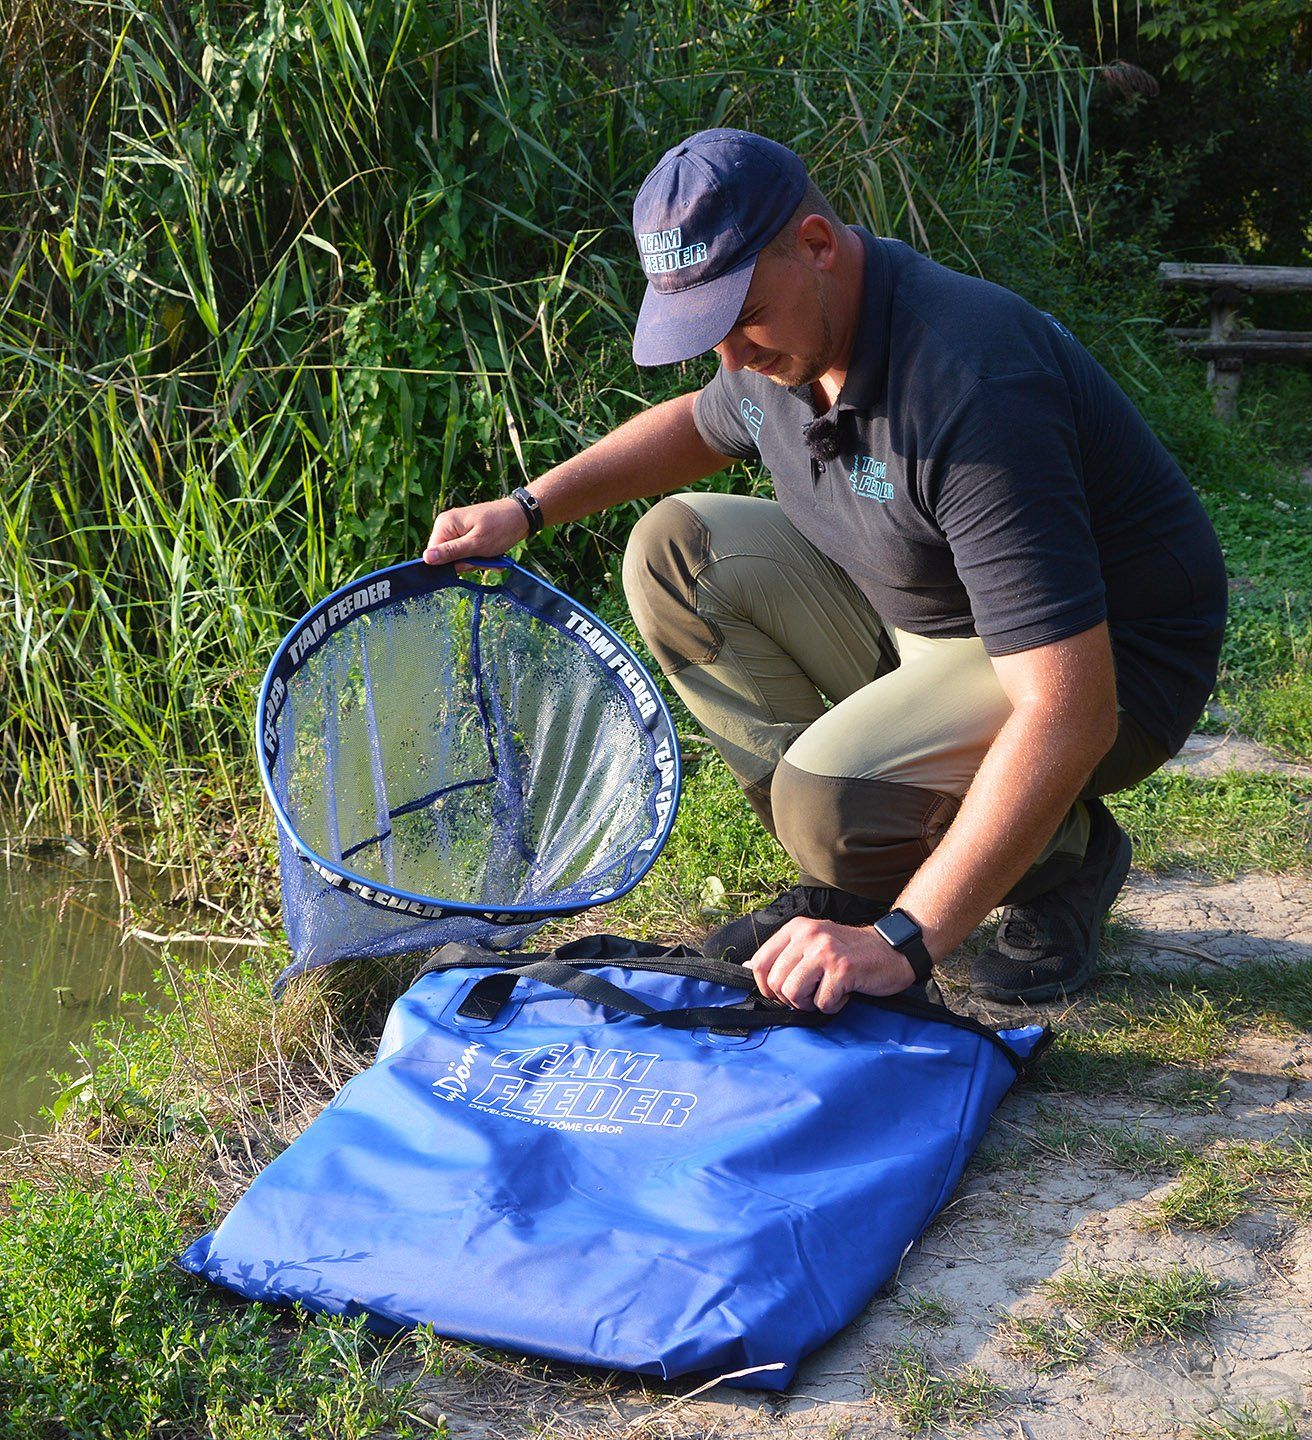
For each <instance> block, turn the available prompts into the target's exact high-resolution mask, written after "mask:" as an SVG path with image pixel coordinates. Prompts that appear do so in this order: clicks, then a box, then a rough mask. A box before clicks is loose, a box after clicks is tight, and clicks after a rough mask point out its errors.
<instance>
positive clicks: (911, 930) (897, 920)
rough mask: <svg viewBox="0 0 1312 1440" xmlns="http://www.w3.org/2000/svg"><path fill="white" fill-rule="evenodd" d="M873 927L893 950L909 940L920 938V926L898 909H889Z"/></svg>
mask: <svg viewBox="0 0 1312 1440" xmlns="http://www.w3.org/2000/svg"><path fill="white" fill-rule="evenodd" d="M875 929H876V930H878V931H879V933H880V934H881V935H882V936H883V937H884V939H885V940H887V941H888V943H889V944H890V945H891V946H892V947H893V949H894V950H901V948H902V947H903V946H904V945H905V944H906V943H907V942H908V941H909V940H919V939H920V926H919V925H917V924H916V922H915V921H914V920H913V919H912V918H911V917H910V916H909V915H904V914H903V913H902V912H901V911H900V910H890V911H889V913H888V914H887V915H885V916H884V918H883V919H882V920H876V921H875Z"/></svg>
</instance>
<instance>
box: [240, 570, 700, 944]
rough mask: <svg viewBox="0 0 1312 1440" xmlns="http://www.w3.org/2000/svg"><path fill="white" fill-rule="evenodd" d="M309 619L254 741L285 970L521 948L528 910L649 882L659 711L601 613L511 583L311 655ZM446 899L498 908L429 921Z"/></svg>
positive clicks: (562, 909) (537, 918)
mask: <svg viewBox="0 0 1312 1440" xmlns="http://www.w3.org/2000/svg"><path fill="white" fill-rule="evenodd" d="M399 568H400V569H403V570H407V571H409V568H410V567H399ZM422 571H423V567H421V570H420V572H419V576H418V579H419V581H420V582H422V581H423V579H424V578H425V577H424V575H423V573H422ZM383 573H389V572H383ZM411 578H412V580H413V578H414V577H413V575H412V576H411ZM360 585H361V587H365V588H362V589H360V590H358V591H357V592H355V593H358V594H363V595H365V596H368V594H369V593H370V592H369V591H368V589H367V587H366V583H365V582H360ZM562 602H563V603H562ZM322 609H323V607H320V611H322ZM316 613H317V612H316ZM328 615H329V618H331V612H328ZM570 616H573V617H574V619H573V620H571V619H570V618H569V617H570ZM312 620H313V617H310V620H309V621H306V622H302V625H301V627H300V632H299V633H300V634H303V635H305V636H307V637H308V643H306V644H305V645H304V646H303V647H301V648H300V653H299V656H298V646H297V645H295V644H293V645H292V647H291V649H290V650H289V649H288V647H287V646H284V649H283V651H282V652H280V657H279V661H275V667H274V670H273V671H271V675H272V674H274V673H275V671H276V672H278V674H279V675H280V677H281V679H282V683H283V685H284V686H285V699H282V700H281V703H280V706H279V707H278V709H277V714H276V717H275V719H274V720H273V722H272V727H273V728H272V734H271V735H270V733H268V731H267V728H266V736H265V758H266V779H267V781H268V783H269V785H270V789H271V791H272V793H273V795H274V797H275V800H276V801H277V802H278V804H279V807H280V809H281V814H280V816H279V819H280V827H279V828H280V839H281V843H282V875H283V904H284V915H285V920H286V924H287V931H288V936H289V938H290V940H291V943H292V948H293V951H294V952H295V955H296V964H295V965H294V966H293V967H292V968H293V970H300V969H306V968H310V967H311V966H317V965H321V964H326V963H328V962H330V961H332V960H336V959H342V958H346V957H347V956H360V955H373V956H383V955H389V954H397V953H402V952H405V951H410V950H415V949H423V948H427V947H429V946H432V945H438V944H445V943H446V942H447V941H449V940H453V939H462V940H471V939H475V940H481V941H482V942H483V943H486V944H493V945H497V946H508V945H513V944H517V943H518V942H519V941H520V940H522V939H523V938H524V936H525V935H527V934H529V933H530V932H531V931H532V930H533V929H535V928H537V926H538V925H539V924H541V923H542V922H543V919H544V918H545V917H544V916H543V915H542V913H541V912H543V911H547V912H552V913H570V912H571V911H573V910H578V909H583V908H586V907H587V906H588V905H589V904H592V903H595V902H596V901H597V900H599V899H609V898H614V896H615V895H616V894H618V893H622V891H623V890H625V889H627V888H629V887H630V886H631V885H632V884H633V883H636V880H637V879H638V878H640V875H641V873H642V871H644V870H645V869H646V868H647V867H648V866H649V865H650V863H651V860H652V859H653V858H654V853H655V851H656V850H657V849H659V843H660V841H661V840H663V838H664V832H665V831H666V830H667V829H668V820H669V818H670V812H671V809H672V803H671V802H672V796H671V794H670V791H671V777H672V771H673V769H674V766H673V763H672V753H671V752H672V744H671V741H672V736H671V735H670V734H669V733H668V715H667V714H666V713H665V710H664V706H663V705H662V704H661V703H660V702H659V700H658V699H657V698H656V693H655V687H654V686H653V685H651V682H650V679H649V678H648V677H647V676H646V675H645V672H642V671H641V667H638V666H637V662H636V661H635V660H634V658H633V657H632V655H631V654H630V653H629V652H628V651H627V650H625V649H624V647H623V646H622V645H621V644H620V642H619V641H618V639H617V637H615V636H613V635H612V634H610V632H608V631H606V630H605V629H604V627H602V626H600V624H599V622H597V621H596V620H595V617H592V616H589V615H587V612H586V611H581V610H580V609H579V607H577V606H575V605H573V602H570V601H568V600H567V599H565V597H562V596H560V595H559V593H558V592H556V591H554V590H552V589H551V588H550V587H546V586H542V585H541V583H540V582H536V581H535V580H534V579H533V578H532V577H529V576H527V574H526V572H520V571H509V572H506V573H505V574H504V576H503V578H502V580H501V582H500V583H496V584H490V585H487V584H482V583H479V584H475V583H473V582H472V581H469V582H455V583H452V582H450V581H448V582H447V583H446V584H444V585H443V587H442V588H439V589H435V590H430V591H427V592H425V591H420V592H418V593H411V594H402V595H400V596H399V597H398V598H395V599H390V600H389V601H388V602H387V603H383V604H379V605H376V606H374V607H372V608H367V609H362V613H358V614H353V615H351V616H350V618H349V620H346V621H344V622H340V623H338V624H337V626H336V628H331V627H330V626H326V627H325V633H324V634H323V635H322V637H321V638H317V639H316V638H315V631H314V627H313V623H312ZM580 622H581V623H580ZM297 634H298V632H293V637H295V636H297ZM290 638H291V637H289V640H290ZM280 661H281V668H279V665H280ZM293 662H294V663H293ZM266 694H267V685H266ZM267 706H268V702H267V700H266V707H267ZM266 713H267V709H266ZM653 714H654V716H655V719H656V721H657V722H658V723H656V724H654V725H653V723H652V720H653ZM270 749H272V750H273V752H274V753H273V754H272V755H270V753H269V752H270ZM662 801H663V803H658V802H662ZM306 852H308V854H309V857H310V859H311V860H314V859H317V860H318V861H320V862H326V865H325V866H323V867H322V868H319V869H317V868H315V866H314V865H313V864H310V863H307V860H306V858H305V856H306ZM325 870H326V871H328V872H336V871H341V872H345V875H346V876H347V877H349V884H350V888H343V877H342V875H339V874H336V873H329V874H325V873H324V872H325ZM453 903H454V904H456V905H466V906H471V907H480V908H482V909H484V910H485V911H487V912H501V913H498V914H492V913H487V914H484V915H472V914H455V915H451V914H433V913H424V911H425V907H427V908H429V909H431V908H432V907H443V908H445V907H449V906H450V905H451V904H453ZM515 911H523V912H525V913H523V914H514V913H513V912H515ZM505 912H512V913H505Z"/></svg>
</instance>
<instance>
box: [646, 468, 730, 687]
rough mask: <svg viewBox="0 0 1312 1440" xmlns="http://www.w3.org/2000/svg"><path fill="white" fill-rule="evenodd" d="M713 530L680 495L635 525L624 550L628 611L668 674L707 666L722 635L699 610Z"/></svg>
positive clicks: (664, 501) (721, 641) (656, 505)
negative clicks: (699, 585)
mask: <svg viewBox="0 0 1312 1440" xmlns="http://www.w3.org/2000/svg"><path fill="white" fill-rule="evenodd" d="M710 554H711V532H710V531H709V530H708V529H707V527H706V524H705V522H704V521H703V520H702V519H701V517H700V516H699V515H698V514H697V512H696V511H695V510H694V509H693V508H692V507H691V506H690V505H685V504H684V503H683V502H682V501H681V500H679V499H678V498H677V497H676V496H672V495H670V496H666V498H665V499H664V500H660V501H658V502H657V503H656V504H655V505H653V506H652V508H651V509H650V510H648V511H647V513H646V514H645V515H644V516H643V517H642V519H641V520H639V521H638V523H637V524H636V525H635V526H634V527H633V530H632V532H631V534H630V535H629V543H628V546H627V547H626V549H625V551H624V569H623V579H624V594H625V597H626V599H627V600H628V602H629V612H630V614H632V616H633V620H634V623H635V624H636V625H637V627H638V630H639V631H640V632H641V634H642V638H643V639H644V640H645V641H646V642H647V645H648V648H649V649H650V650H651V653H652V654H653V655H654V656H655V657H656V661H657V664H659V665H660V667H661V669H662V670H663V671H664V672H665V674H667V675H675V674H677V673H678V672H679V671H680V670H684V669H686V668H687V667H688V666H689V665H706V664H709V663H710V662H711V661H712V660H714V659H715V657H716V656H717V655H718V654H719V652H720V647H721V646H722V645H723V644H724V635H723V633H722V632H721V630H720V628H719V627H718V626H717V625H716V624H715V623H714V622H713V621H711V620H708V619H707V618H705V617H704V616H702V615H700V614H699V613H698V611H697V576H698V574H699V573H700V571H701V570H702V568H703V567H704V566H705V565H706V564H707V563H708V562H709V560H710Z"/></svg>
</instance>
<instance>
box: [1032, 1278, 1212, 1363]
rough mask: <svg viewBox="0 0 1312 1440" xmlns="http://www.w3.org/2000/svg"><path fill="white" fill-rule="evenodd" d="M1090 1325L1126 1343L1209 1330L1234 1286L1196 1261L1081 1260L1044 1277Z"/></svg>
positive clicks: (1171, 1338)
mask: <svg viewBox="0 0 1312 1440" xmlns="http://www.w3.org/2000/svg"><path fill="white" fill-rule="evenodd" d="M1043 1288H1044V1291H1045V1292H1046V1293H1047V1294H1048V1295H1049V1296H1050V1297H1051V1298H1052V1299H1054V1300H1056V1301H1058V1302H1060V1303H1062V1304H1064V1305H1065V1306H1067V1307H1068V1308H1069V1309H1070V1310H1071V1311H1072V1312H1073V1313H1074V1314H1075V1315H1076V1316H1077V1318H1078V1319H1079V1320H1080V1322H1081V1323H1082V1324H1083V1325H1084V1326H1085V1327H1086V1328H1087V1329H1089V1330H1091V1331H1095V1332H1097V1333H1098V1334H1101V1335H1103V1336H1105V1337H1106V1338H1107V1339H1109V1340H1112V1341H1113V1342H1115V1343H1116V1344H1119V1345H1123V1346H1131V1345H1139V1344H1143V1343H1145V1342H1149V1341H1157V1342H1163V1341H1178V1340H1183V1339H1185V1338H1187V1337H1189V1336H1191V1335H1203V1334H1206V1333H1207V1327H1208V1326H1209V1325H1210V1324H1211V1322H1212V1321H1213V1320H1214V1319H1215V1318H1216V1317H1217V1316H1218V1315H1220V1314H1222V1313H1223V1312H1224V1311H1226V1310H1227V1309H1229V1308H1230V1306H1231V1305H1232V1303H1233V1291H1234V1287H1233V1286H1232V1285H1230V1284H1228V1283H1227V1282H1225V1281H1222V1280H1218V1279H1217V1278H1216V1277H1215V1276H1214V1275H1212V1274H1210V1273H1209V1272H1208V1271H1206V1270H1202V1269H1199V1268H1198V1267H1196V1266H1190V1265H1168V1266H1166V1267H1164V1268H1162V1269H1150V1268H1148V1267H1146V1266H1141V1265H1130V1266H1126V1267H1124V1268H1123V1269H1117V1268H1115V1267H1113V1266H1107V1265H1090V1266H1087V1267H1086V1266H1077V1267H1076V1268H1075V1269H1073V1270H1069V1271H1067V1272H1066V1273H1065V1274H1064V1275H1059V1276H1057V1277H1056V1278H1055V1279H1053V1280H1049V1281H1046V1282H1045V1283H1044V1287H1043Z"/></svg>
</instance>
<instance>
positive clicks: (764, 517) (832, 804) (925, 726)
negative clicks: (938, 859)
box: [624, 494, 1169, 902]
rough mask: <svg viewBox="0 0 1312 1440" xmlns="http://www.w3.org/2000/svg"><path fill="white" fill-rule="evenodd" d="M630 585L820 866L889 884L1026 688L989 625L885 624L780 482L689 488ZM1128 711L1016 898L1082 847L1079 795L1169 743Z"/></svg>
mask: <svg viewBox="0 0 1312 1440" xmlns="http://www.w3.org/2000/svg"><path fill="white" fill-rule="evenodd" d="M624 589H625V593H626V595H627V597H628V602H629V607H630V609H631V611H632V613H633V618H634V620H635V621H636V623H637V626H638V629H639V630H640V631H641V632H642V635H643V638H644V639H645V640H646V641H647V644H648V646H649V647H650V649H651V651H652V654H653V655H654V656H655V657H656V659H657V662H658V663H659V664H660V667H661V669H662V670H663V671H664V673H665V674H666V676H667V677H668V678H669V680H670V683H671V684H672V685H673V686H674V688H675V690H676V691H677V692H678V693H679V695H680V696H681V697H682V699H683V701H684V703H685V704H686V705H687V706H688V708H689V710H691V711H692V713H693V715H694V716H695V717H696V718H697V720H698V722H699V723H700V724H701V726H702V728H703V729H704V730H705V733H706V735H707V737H708V738H709V739H710V740H711V741H712V742H713V743H714V745H715V746H716V748H717V749H718V750H719V752H720V754H721V755H722V756H723V757H724V759H725V761H726V763H727V764H728V766H729V768H730V770H732V772H733V773H734V775H735V776H736V777H737V779H738V781H739V783H740V784H741V785H742V787H743V790H744V791H745V792H746V794H747V797H748V799H749V800H750V801H751V803H752V805H753V807H754V809H755V810H756V813H757V814H758V815H759V816H760V818H761V822H762V824H764V825H765V826H766V828H767V829H769V830H770V831H771V832H772V833H773V834H774V835H776V836H777V837H778V839H779V841H780V843H781V844H782V845H783V846H784V848H785V849H786V850H787V851H788V853H789V854H790V855H791V856H792V857H793V859H794V860H795V861H796V862H797V865H798V869H799V871H800V872H801V875H802V879H803V881H804V882H806V883H812V884H822V885H832V886H837V887H839V888H840V889H843V890H847V891H850V892H851V893H853V894H856V895H864V896H866V897H868V898H870V899H874V900H879V901H885V902H891V901H892V900H893V899H894V898H895V897H896V896H897V894H898V892H899V891H900V890H901V889H902V887H903V886H904V885H905V884H906V882H907V880H908V879H909V878H910V876H911V875H912V874H913V873H914V872H915V871H916V869H917V868H918V867H919V866H920V864H921V862H922V861H923V860H924V859H925V857H926V856H927V855H928V854H929V853H930V851H931V850H932V849H933V848H934V846H935V845H936V844H937V842H938V841H939V839H940V838H941V837H942V835H943V834H944V832H945V831H946V830H947V828H948V826H949V825H950V824H951V823H952V819H953V817H954V816H955V815H956V813H957V810H958V809H959V807H960V804H961V799H962V797H963V796H964V795H965V793H966V790H967V789H968V788H969V786H970V783H971V781H972V779H973V778H974V775H975V772H976V770H977V769H978V768H979V765H980V762H981V760H982V759H983V758H984V755H985V752H986V751H987V750H988V748H989V746H990V745H991V744H992V742H993V739H994V737H995V736H996V735H997V733H998V731H999V729H1001V727H1002V725H1003V723H1004V722H1005V721H1006V719H1007V716H1008V715H1009V714H1010V713H1011V705H1010V702H1009V701H1008V699H1007V697H1006V694H1005V693H1004V691H1003V689H1002V686H1001V685H1000V684H999V683H998V679H997V676H996V674H995V673H994V670H993V665H992V663H991V662H990V660H989V657H988V655H987V654H986V653H985V650H984V646H983V643H982V642H981V641H980V640H978V639H976V638H973V637H971V638H965V639H936V638H929V637H925V636H920V635H911V634H908V633H906V632H905V631H899V630H896V629H893V628H892V627H887V626H885V625H884V624H883V623H882V622H881V621H880V618H879V616H878V615H877V614H876V613H875V611H874V609H873V608H872V607H871V605H870V602H869V601H868V600H867V599H866V598H865V597H864V596H863V595H862V594H861V592H860V591H859V590H858V589H857V588H856V586H855V585H854V584H853V583H852V581H851V579H849V577H848V576H847V574H846V573H845V572H844V571H842V570H840V569H839V568H838V566H836V565H835V564H834V563H833V562H832V561H830V560H828V559H826V558H825V556H824V555H822V554H821V553H820V551H819V550H817V549H816V548H815V546H814V545H812V544H811V543H810V541H809V540H807V539H805V537H803V536H802V535H801V534H800V533H799V532H798V531H797V530H796V529H794V527H793V526H792V525H791V524H790V523H789V521H788V520H787V519H786V518H785V516H784V514H783V511H782V510H781V509H780V508H779V506H778V505H777V504H776V503H775V502H774V501H772V500H761V499H756V498H753V497H750V496H742V495H719V494H680V495H675V496H668V497H666V498H665V499H663V500H661V501H660V502H658V503H657V504H656V505H655V506H653V507H652V509H651V510H649V511H648V512H647V514H646V515H644V516H643V518H642V519H641V520H640V521H639V522H638V524H637V525H636V526H635V527H634V530H633V534H632V537H631V539H630V541H629V546H628V549H627V552H626V554H625V557H624ZM1168 758H1169V757H1168V754H1167V751H1166V749H1165V747H1164V746H1162V745H1161V744H1160V743H1159V742H1158V741H1157V740H1155V739H1154V738H1153V737H1152V736H1150V735H1149V734H1148V733H1147V732H1146V731H1145V730H1144V729H1143V727H1142V726H1141V725H1140V724H1139V723H1138V722H1137V721H1136V720H1134V719H1133V718H1132V717H1131V716H1129V715H1127V714H1126V713H1125V712H1124V711H1122V712H1121V714H1120V727H1119V733H1118V735H1117V738H1116V741H1115V743H1114V744H1113V746H1112V748H1111V750H1110V751H1109V752H1108V753H1107V755H1106V756H1105V757H1104V759H1103V760H1102V761H1101V762H1100V763H1099V765H1098V766H1097V768H1096V769H1095V770H1094V771H1093V773H1092V775H1091V776H1090V777H1089V781H1088V783H1087V784H1086V786H1085V787H1084V790H1083V791H1082V793H1081V799H1080V800H1077V801H1076V803H1075V804H1074V805H1072V807H1071V809H1070V810H1069V811H1068V813H1067V814H1066V816H1065V818H1064V819H1063V821H1062V823H1061V824H1060V825H1059V826H1058V827H1057V830H1056V833H1055V834H1054V835H1053V836H1052V838H1051V839H1050V840H1049V842H1048V844H1047V845H1046V846H1045V848H1044V850H1043V852H1042V854H1041V855H1040V856H1039V858H1038V860H1037V861H1036V862H1035V864H1034V865H1033V866H1032V867H1031V869H1030V871H1029V872H1028V873H1027V874H1026V875H1025V876H1024V877H1023V878H1022V880H1021V881H1020V883H1019V884H1018V885H1017V886H1016V888H1015V889H1014V890H1013V891H1012V893H1011V895H1010V896H1008V897H1007V898H1008V899H1009V900H1011V901H1013V902H1019V901H1023V900H1026V899H1029V898H1032V897H1033V896H1035V895H1038V894H1042V893H1043V892H1044V891H1045V890H1047V889H1049V888H1051V887H1052V886H1054V885H1057V884H1060V883H1061V881H1062V880H1063V879H1065V878H1066V877H1067V876H1068V875H1069V874H1071V873H1072V872H1073V871H1074V870H1075V868H1076V867H1077V866H1078V865H1079V863H1080V861H1081V859H1082V858H1083V855H1084V848H1085V844H1086V842H1087V839H1088V834H1089V819H1088V812H1087V810H1086V808H1085V806H1084V805H1083V804H1082V803H1081V801H1082V800H1083V799H1087V798H1090V797H1092V796H1095V795H1106V794H1110V793H1111V792H1113V791H1116V790H1122V789H1125V788H1126V787H1127V786H1130V785H1133V784H1135V783H1136V782H1137V781H1139V780H1141V779H1143V778H1144V776H1146V775H1149V774H1151V773H1152V772H1153V771H1154V770H1156V769H1157V768H1158V767H1159V766H1160V765H1161V764H1162V763H1163V762H1164V761H1165V760H1166V759H1168Z"/></svg>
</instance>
